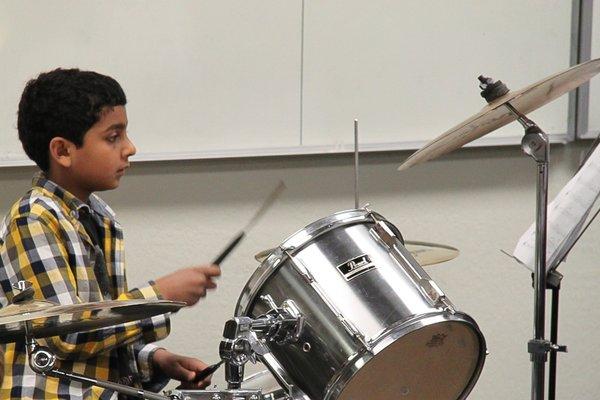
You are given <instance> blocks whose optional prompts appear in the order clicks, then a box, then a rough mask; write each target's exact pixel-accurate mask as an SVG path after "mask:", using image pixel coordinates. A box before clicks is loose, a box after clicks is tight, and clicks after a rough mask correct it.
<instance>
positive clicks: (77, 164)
mask: <svg viewBox="0 0 600 400" xmlns="http://www.w3.org/2000/svg"><path fill="white" fill-rule="evenodd" d="M135 152H136V149H135V146H134V145H133V143H132V142H131V141H130V140H129V138H128V137H127V113H126V111H125V107H124V106H115V107H112V108H111V107H107V108H106V109H105V110H104V111H103V113H102V116H101V117H100V120H98V122H96V123H95V124H94V125H93V126H92V127H91V128H90V129H89V130H88V131H87V132H86V133H85V135H84V137H83V145H82V146H81V147H79V148H75V149H73V150H72V154H71V162H72V165H71V167H72V168H71V174H72V175H71V177H72V179H73V181H74V183H75V184H76V185H77V186H78V189H79V190H81V191H85V192H88V193H92V192H95V191H101V190H108V189H115V188H116V187H118V186H119V180H120V179H121V177H122V176H123V175H124V174H125V170H126V169H127V168H128V167H129V160H128V159H129V157H130V156H132V155H134V154H135Z"/></svg>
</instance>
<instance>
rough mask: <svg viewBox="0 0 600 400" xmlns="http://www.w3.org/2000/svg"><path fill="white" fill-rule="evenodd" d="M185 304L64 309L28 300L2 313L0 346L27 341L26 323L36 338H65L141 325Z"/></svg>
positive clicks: (107, 304) (135, 303)
mask: <svg viewBox="0 0 600 400" xmlns="http://www.w3.org/2000/svg"><path fill="white" fill-rule="evenodd" d="M185 305H186V304H185V303H181V302H174V301H166V300H110V301H99V302H92V303H80V304H71V305H60V304H56V303H52V302H49V301H39V300H26V301H23V302H21V303H18V304H9V305H8V306H6V307H4V308H2V309H0V343H9V342H14V341H16V340H23V339H24V338H25V323H26V322H27V321H29V322H31V325H32V328H33V336H34V337H36V338H40V337H49V336H57V335H64V334H67V333H73V332H80V331H87V330H92V329H98V328H103V327H107V326H112V325H117V324H121V323H124V322H130V321H137V320H141V319H145V318H150V317H153V316H155V315H159V314H166V313H169V312H174V311H177V310H179V309H180V308H182V307H185Z"/></svg>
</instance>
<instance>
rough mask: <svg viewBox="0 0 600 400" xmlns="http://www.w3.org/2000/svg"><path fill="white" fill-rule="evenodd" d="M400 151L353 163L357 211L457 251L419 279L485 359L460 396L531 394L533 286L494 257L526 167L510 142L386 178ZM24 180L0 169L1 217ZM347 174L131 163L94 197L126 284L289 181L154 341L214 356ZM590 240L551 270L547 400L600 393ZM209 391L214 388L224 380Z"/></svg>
mask: <svg viewBox="0 0 600 400" xmlns="http://www.w3.org/2000/svg"><path fill="white" fill-rule="evenodd" d="M586 146H587V143H584V144H577V143H574V144H570V145H568V146H555V147H553V148H552V153H551V158H552V168H551V178H550V182H551V194H556V193H557V192H558V190H559V189H560V187H561V186H562V185H563V184H564V183H565V182H566V181H567V180H568V178H569V177H570V176H571V174H572V173H573V172H574V171H575V169H576V165H577V162H578V160H579V157H580V154H581V151H583V150H584V149H586ZM407 155H408V153H397V152H395V153H378V154H368V155H364V156H362V158H361V162H362V166H361V202H369V203H371V204H372V207H373V208H374V209H375V210H377V211H379V212H380V213H382V214H383V215H384V216H386V217H387V218H388V219H390V220H391V221H392V222H394V223H395V224H396V225H397V226H398V227H399V228H400V229H401V230H402V233H403V234H404V236H405V237H406V238H408V239H413V240H426V241H433V242H439V243H444V244H448V245H452V246H455V247H458V248H459V249H460V250H461V255H460V256H459V257H458V258H457V259H455V260H453V261H450V262H447V263H445V264H442V265H439V266H433V267H428V271H429V273H430V275H431V276H432V277H433V279H434V280H435V281H436V282H437V283H438V284H439V285H440V286H441V287H442V289H444V291H445V292H446V294H447V295H448V297H449V298H450V299H451V300H452V301H453V302H454V303H455V304H456V305H457V306H458V307H459V308H460V309H461V310H463V311H465V312H467V313H469V314H470V315H471V316H472V317H473V318H474V319H475V320H476V321H477V322H478V324H479V325H480V327H481V329H482V331H483V333H484V335H485V337H486V340H487V342H488V348H489V351H490V353H491V354H490V356H489V357H488V359H487V361H486V365H485V367H484V369H483V372H482V374H481V378H480V380H479V383H478V384H477V385H476V387H475V389H474V391H473V392H472V395H471V396H470V399H474V400H483V399H486V400H487V399H509V398H510V399H517V398H522V399H523V398H528V397H529V396H530V394H529V393H530V375H531V363H530V361H529V355H528V353H527V352H526V347H527V346H526V345H527V341H528V340H530V338H531V336H532V307H533V306H532V305H533V291H532V289H531V279H530V277H529V273H528V272H527V271H526V270H525V269H523V268H522V267H520V266H518V265H516V264H515V263H514V262H513V261H511V259H509V258H508V257H506V256H505V255H503V254H501V253H500V251H499V249H505V250H508V251H512V248H513V247H514V244H515V242H516V240H517V238H518V237H519V236H520V235H521V233H522V232H523V231H524V230H525V229H526V228H527V227H528V226H529V224H530V223H531V222H532V220H533V218H534V208H535V166H534V164H533V162H532V161H530V159H528V158H526V157H525V156H522V155H521V153H520V149H519V148H518V147H506V148H487V149H468V150H461V151H459V152H457V153H454V154H452V155H450V156H449V157H446V158H444V159H442V160H437V161H433V162H429V163H427V164H424V165H422V166H417V167H415V168H413V169H412V170H409V171H407V172H405V173H399V172H396V170H395V169H396V167H397V166H398V165H399V163H400V162H401V161H402V160H404V159H405V158H406V157H407ZM33 171H34V170H33V168H28V167H22V168H21V167H20V168H2V169H0V210H2V212H5V211H6V210H7V209H8V207H9V206H10V204H11V202H12V201H13V200H14V199H16V198H17V197H18V196H20V195H21V194H22V193H23V192H24V191H25V190H26V189H27V188H28V185H29V181H30V176H31V174H32V173H33ZM352 173H353V172H352V157H351V156H350V155H335V156H333V155H332V156H303V157H289V158H283V157H282V158H263V159H236V160H210V161H187V162H155V163H137V164H134V166H133V168H132V169H131V170H130V172H129V174H128V176H126V177H125V178H124V179H123V181H122V185H121V188H119V189H118V190H115V191H113V192H108V193H104V194H103V197H104V198H105V199H106V200H107V201H108V202H109V203H110V204H111V205H112V206H113V208H114V209H115V210H116V212H117V214H118V216H119V219H120V221H121V222H122V224H123V226H124V228H125V234H126V247H127V258H128V268H129V277H130V283H131V284H135V283H136V282H141V281H143V280H145V279H147V278H149V277H158V276H160V275H162V274H165V273H168V272H169V271H172V270H175V269H176V268H179V267H181V266H188V265H192V264H197V263H203V262H206V261H208V260H210V259H212V258H213V257H214V256H215V255H216V254H217V253H218V252H219V251H220V249H221V248H222V247H223V246H224V245H225V243H226V242H227V241H228V240H229V239H230V238H231V237H232V236H233V235H234V233H235V232H236V231H237V230H238V229H240V228H241V227H242V226H243V225H244V223H245V222H246V221H247V220H248V219H249V218H250V216H251V215H252V214H253V212H254V211H255V210H256V209H257V207H258V206H259V205H260V204H261V202H262V200H263V199H264V198H265V197H266V195H267V194H268V193H269V192H270V191H271V190H272V188H273V187H274V186H275V185H276V183H277V181H278V180H279V179H283V180H284V181H285V183H286V185H287V186H288V189H287V191H286V192H284V194H283V196H282V197H281V199H280V200H279V201H278V202H277V203H276V204H275V206H274V207H273V208H272V209H271V211H270V212H269V213H268V214H267V215H266V216H265V218H264V219H263V220H262V221H261V222H260V223H259V224H258V225H257V226H256V228H255V229H254V230H253V231H251V233H250V234H249V236H248V237H247V239H246V240H245V241H244V242H242V244H241V245H240V247H239V248H238V250H236V251H235V252H234V253H232V255H231V256H230V258H229V259H227V260H226V262H225V263H224V264H223V276H222V278H221V279H220V281H219V288H218V289H217V291H215V292H212V293H210V295H209V296H208V297H207V298H206V299H205V300H204V301H202V302H201V303H199V305H198V306H196V307H194V308H192V309H188V310H183V311H181V312H180V313H179V314H178V315H175V316H174V317H173V319H172V321H173V332H172V334H171V336H170V337H169V338H168V339H167V340H166V342H165V346H168V347H169V348H171V349H172V350H175V351H178V352H182V353H185V354H190V355H194V356H197V357H200V358H202V359H204V360H206V361H207V362H209V363H210V362H215V361H217V360H218V344H219V342H220V339H221V331H222V327H223V323H224V321H226V320H227V319H229V318H231V317H232V316H233V315H232V314H233V308H234V305H235V302H236V300H237V297H238V295H239V294H240V292H241V290H242V288H243V286H244V284H245V282H246V280H247V278H248V277H249V275H250V274H251V273H252V271H253V270H254V268H255V267H256V266H257V263H256V262H255V261H254V259H253V255H254V254H255V253H256V252H258V251H260V250H263V249H265V248H268V247H271V246H275V245H277V244H279V242H281V241H282V240H283V239H284V238H285V237H286V236H287V235H289V234H291V233H293V232H294V231H296V230H298V229H300V228H302V227H304V226H305V225H307V224H308V223H310V222H313V221H314V220H316V219H318V218H320V217H323V216H327V215H329V214H331V213H333V212H335V211H339V210H342V209H347V208H352V207H353V204H354V197H353V175H352ZM598 235H600V228H599V227H598V223H596V224H595V225H594V226H592V227H591V229H590V230H589V231H588V232H587V234H586V235H585V237H584V238H583V239H582V240H581V241H580V242H579V244H578V245H577V248H576V249H575V250H574V251H573V253H572V254H571V256H570V258H569V260H568V264H567V265H564V266H562V267H561V271H562V272H563V273H564V274H565V279H564V281H563V289H562V293H561V302H562V304H561V315H560V317H561V325H560V333H559V335H560V336H559V337H560V343H561V344H567V345H568V346H569V353H568V354H566V355H560V357H559V366H558V367H559V370H558V371H559V382H558V393H557V394H558V398H562V399H567V398H569V399H594V398H599V397H600V370H598V368H597V365H599V363H600V350H598V348H597V346H596V338H597V335H598V330H599V328H600V322H599V321H600V312H599V311H598V310H597V309H596V291H595V290H596V287H597V286H598V284H600V271H599V270H598V268H600V267H599V266H598V260H600V248H598V246H595V243H596V238H597V237H598ZM548 308H549V307H548ZM255 370H256V369H255ZM214 382H217V383H222V382H223V379H222V372H218V373H217V377H216V378H214ZM373 390H376V388H374V389H373Z"/></svg>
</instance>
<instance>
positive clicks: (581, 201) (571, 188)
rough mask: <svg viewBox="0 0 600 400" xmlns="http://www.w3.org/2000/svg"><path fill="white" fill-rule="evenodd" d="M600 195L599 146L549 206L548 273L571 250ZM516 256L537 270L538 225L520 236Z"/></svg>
mask: <svg viewBox="0 0 600 400" xmlns="http://www.w3.org/2000/svg"><path fill="white" fill-rule="evenodd" d="M599 194H600V146H599V147H597V148H596V149H595V150H594V152H593V153H592V154H591V155H590V157H589V159H588V160H587V161H586V162H585V164H584V165H583V167H582V168H581V169H580V170H579V171H578V172H577V173H576V174H575V176H574V177H573V178H571V180H570V181H569V182H568V183H567V184H566V185H565V187H563V188H562V190H561V191H560V193H559V194H558V195H557V196H556V197H555V198H554V200H553V201H552V202H551V203H550V204H549V205H548V224H547V227H548V229H547V243H546V270H550V269H552V268H554V267H556V264H557V263H559V262H560V261H561V259H562V257H563V256H564V254H565V252H566V250H567V249H569V248H570V247H571V245H572V244H573V242H574V241H575V239H576V238H577V236H578V234H579V232H580V231H581V229H582V228H583V225H584V222H585V220H586V218H587V216H588V215H589V213H590V210H591V209H592V207H593V205H594V203H595V202H596V200H597V199H598V196H599ZM513 256H515V257H516V258H517V259H518V260H520V262H522V263H523V264H524V265H526V266H528V267H529V268H530V269H531V270H533V269H534V267H535V221H534V223H533V224H531V226H530V227H529V229H527V231H526V232H525V233H524V234H523V235H522V236H521V238H520V239H519V241H518V242H517V245H516V247H515V250H514V251H513Z"/></svg>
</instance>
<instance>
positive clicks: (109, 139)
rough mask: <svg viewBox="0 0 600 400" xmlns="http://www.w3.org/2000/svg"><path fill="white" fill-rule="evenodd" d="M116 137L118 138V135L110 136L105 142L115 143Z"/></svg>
mask: <svg viewBox="0 0 600 400" xmlns="http://www.w3.org/2000/svg"><path fill="white" fill-rule="evenodd" d="M118 137H119V135H110V136H109V137H108V138H107V139H106V140H108V141H109V142H111V143H113V142H116V141H117V139H118Z"/></svg>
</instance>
